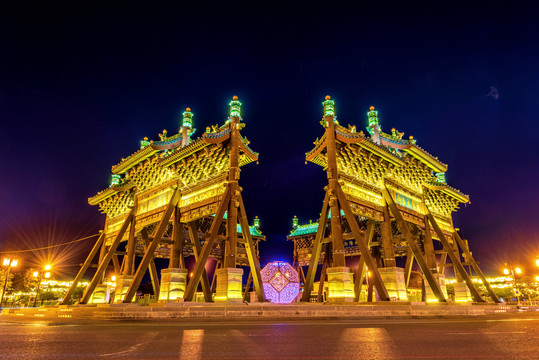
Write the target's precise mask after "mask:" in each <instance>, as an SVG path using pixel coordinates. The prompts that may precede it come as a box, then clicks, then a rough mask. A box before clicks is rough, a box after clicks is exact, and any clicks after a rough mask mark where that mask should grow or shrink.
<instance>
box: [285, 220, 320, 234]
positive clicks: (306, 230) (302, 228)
mask: <svg viewBox="0 0 539 360" xmlns="http://www.w3.org/2000/svg"><path fill="white" fill-rule="evenodd" d="M317 231H318V223H317V222H315V223H313V222H310V223H309V224H305V225H297V226H294V228H293V229H292V231H290V235H288V237H289V238H290V237H294V236H304V235H310V234H316V232H317Z"/></svg>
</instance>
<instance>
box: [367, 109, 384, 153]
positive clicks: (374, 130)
mask: <svg viewBox="0 0 539 360" xmlns="http://www.w3.org/2000/svg"><path fill="white" fill-rule="evenodd" d="M369 110H370V111H369V112H367V119H368V121H369V126H367V131H368V132H369V134H371V139H372V141H374V142H375V143H377V144H380V131H381V130H382V129H381V128H380V122H379V120H378V111H376V110H374V106H371V107H370V108H369Z"/></svg>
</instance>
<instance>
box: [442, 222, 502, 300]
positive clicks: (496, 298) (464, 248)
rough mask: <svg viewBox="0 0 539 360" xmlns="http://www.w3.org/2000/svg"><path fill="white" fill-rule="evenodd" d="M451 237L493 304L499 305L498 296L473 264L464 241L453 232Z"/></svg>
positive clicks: (477, 266) (474, 263)
mask: <svg viewBox="0 0 539 360" xmlns="http://www.w3.org/2000/svg"><path fill="white" fill-rule="evenodd" d="M453 237H454V238H455V241H456V242H457V245H458V246H459V247H460V248H461V249H462V251H464V253H465V254H466V259H467V260H468V261H469V262H470V263H471V264H472V267H473V269H474V271H475V273H476V274H477V276H479V278H480V279H481V281H482V282H483V285H484V286H485V288H486V289H487V291H488V293H489V295H490V298H491V299H492V301H494V302H495V303H500V299H498V296H497V295H496V293H495V292H494V290H492V288H491V287H490V284H489V283H488V281H487V279H486V278H485V275H484V274H483V272H482V271H481V269H480V268H479V265H477V263H476V262H475V260H474V258H473V257H472V254H471V253H470V250H468V247H467V246H465V244H464V241H462V239H461V238H460V235H459V234H458V232H456V231H455V232H454V233H453Z"/></svg>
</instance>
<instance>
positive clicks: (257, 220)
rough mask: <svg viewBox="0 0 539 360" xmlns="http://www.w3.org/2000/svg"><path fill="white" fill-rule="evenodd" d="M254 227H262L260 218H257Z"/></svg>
mask: <svg viewBox="0 0 539 360" xmlns="http://www.w3.org/2000/svg"><path fill="white" fill-rule="evenodd" d="M253 225H254V227H255V228H257V229H258V228H259V227H260V219H259V218H258V216H255V221H254V224H253Z"/></svg>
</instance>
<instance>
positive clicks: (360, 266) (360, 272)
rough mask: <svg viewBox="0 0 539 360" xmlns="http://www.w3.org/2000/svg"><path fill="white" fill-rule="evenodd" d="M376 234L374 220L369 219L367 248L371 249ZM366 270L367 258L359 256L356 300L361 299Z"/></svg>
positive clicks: (355, 284) (366, 233)
mask: <svg viewBox="0 0 539 360" xmlns="http://www.w3.org/2000/svg"><path fill="white" fill-rule="evenodd" d="M373 236H374V220H370V219H369V220H368V221H367V230H366V231H365V238H366V239H365V242H366V243H367V248H369V249H370V247H371V242H372V237H373ZM356 241H357V240H356ZM364 271H365V259H364V258H363V256H362V257H360V258H359V262H358V265H357V275H356V281H355V283H354V301H356V302H357V301H359V294H360V293H361V285H362V284H363V272H364Z"/></svg>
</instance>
